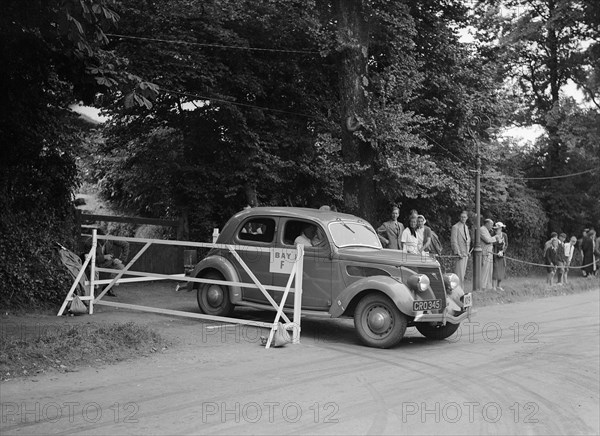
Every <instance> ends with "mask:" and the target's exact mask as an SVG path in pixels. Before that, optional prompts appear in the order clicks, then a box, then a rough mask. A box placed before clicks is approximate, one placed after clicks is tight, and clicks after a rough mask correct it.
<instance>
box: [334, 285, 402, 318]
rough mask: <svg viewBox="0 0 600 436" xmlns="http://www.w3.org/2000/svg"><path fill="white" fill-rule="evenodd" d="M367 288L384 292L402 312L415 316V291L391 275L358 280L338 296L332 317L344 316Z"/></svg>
mask: <svg viewBox="0 0 600 436" xmlns="http://www.w3.org/2000/svg"><path fill="white" fill-rule="evenodd" d="M367 290H368V291H379V292H382V293H384V294H385V295H387V296H388V297H389V298H390V299H391V300H392V301H393V302H394V303H395V304H396V306H397V307H398V309H400V311H401V312H402V313H404V314H406V315H409V316H414V315H413V311H412V302H413V300H414V297H413V293H412V292H411V291H410V289H408V287H407V286H406V285H405V284H404V283H401V282H399V281H397V280H395V279H393V278H391V277H386V276H371V277H364V278H362V279H360V280H357V281H356V282H354V283H352V284H351V285H350V286H348V287H347V288H346V289H344V290H343V291H342V292H341V293H340V295H338V298H337V299H336V300H335V302H334V304H332V305H331V309H330V310H329V314H330V315H331V317H332V318H338V317H340V316H342V315H343V314H344V311H345V310H346V309H347V308H348V306H349V305H350V303H351V302H352V300H353V299H354V297H356V296H357V295H358V294H360V293H361V292H363V291H367Z"/></svg>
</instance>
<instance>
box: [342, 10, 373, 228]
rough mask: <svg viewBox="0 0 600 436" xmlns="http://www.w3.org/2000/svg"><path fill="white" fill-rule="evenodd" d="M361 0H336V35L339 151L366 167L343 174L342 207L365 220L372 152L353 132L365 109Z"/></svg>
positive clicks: (365, 30)
mask: <svg viewBox="0 0 600 436" xmlns="http://www.w3.org/2000/svg"><path fill="white" fill-rule="evenodd" d="M365 3H366V2H365V1H364V0H336V1H335V11H336V18H337V26H338V28H337V37H338V42H339V44H340V47H339V49H340V57H339V62H340V69H339V74H340V76H339V91H340V109H341V110H340V115H341V120H340V124H341V128H342V155H343V158H344V162H346V163H359V164H360V165H361V166H364V167H366V169H365V170H363V171H361V172H360V173H359V174H348V175H346V176H345V177H344V206H345V211H346V212H349V213H354V214H356V215H358V216H361V217H364V218H366V219H368V220H369V221H372V219H373V218H374V217H373V216H372V215H373V214H374V212H375V181H374V180H373V177H374V171H373V160H374V152H373V149H372V148H371V146H370V145H369V144H368V143H366V142H364V141H362V140H361V139H360V138H358V137H357V136H356V135H355V134H354V132H355V131H356V130H358V129H360V128H361V125H360V121H361V119H363V117H364V115H365V111H366V109H367V96H366V86H367V85H368V80H367V59H368V57H367V56H368V47H369V13H370V11H369V9H368V6H366V5H365Z"/></svg>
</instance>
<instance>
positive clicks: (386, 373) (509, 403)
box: [0, 290, 600, 435]
mask: <svg viewBox="0 0 600 436" xmlns="http://www.w3.org/2000/svg"><path fill="white" fill-rule="evenodd" d="M599 303H600V299H599V290H595V291H592V292H586V293H583V294H576V295H569V296H562V297H552V298H547V299H540V300H535V301H531V302H525V303H515V304H506V305H499V306H490V307H483V308H480V309H479V310H478V312H477V314H476V316H475V317H473V319H472V322H471V323H470V324H469V323H467V324H463V325H462V326H461V329H460V330H459V334H457V335H455V336H454V337H452V338H450V339H448V340H445V341H441V342H432V341H427V340H425V339H424V338H423V337H421V336H420V335H419V333H418V332H417V331H416V330H414V329H409V330H408V332H407V336H406V338H405V339H404V340H403V341H402V343H401V344H400V345H399V346H398V347H396V348H394V349H390V350H378V349H371V348H366V347H363V346H361V345H360V344H359V343H358V340H357V338H356V335H355V333H354V330H353V325H352V322H351V321H348V320H325V319H307V320H303V331H302V335H303V336H302V344H300V345H287V346H285V347H283V348H278V349H271V350H265V349H264V348H263V347H261V346H260V345H259V341H258V337H259V336H260V335H261V334H265V333H264V331H262V330H260V329H258V330H257V329H256V328H254V327H238V326H221V327H217V326H215V325H212V324H202V323H198V322H196V321H190V320H180V319H173V318H172V317H165V316H158V315H149V316H151V317H152V318H145V319H152V320H153V321H152V322H153V323H154V324H153V328H156V327H157V326H162V329H161V333H164V334H166V335H167V336H169V337H170V338H172V339H173V340H175V341H179V344H177V345H176V346H175V347H172V348H170V349H169V350H167V352H165V353H162V354H161V353H157V354H152V355H150V356H149V357H145V358H141V359H138V360H135V361H130V362H123V363H120V364H118V365H112V366H107V367H104V368H100V369H97V368H85V369H81V370H79V371H77V372H71V373H65V374H45V375H42V376H38V377H36V378H29V379H18V380H12V381H8V382H5V383H2V385H0V389H1V394H0V397H1V402H2V405H1V407H2V410H1V412H2V415H1V416H2V420H1V423H0V433H2V434H3V435H9V434H18V435H23V434H44V435H47V434H145V435H150V434H444V435H450V434H599V433H600V423H599V408H600V406H599V404H600V403H599V395H600V384H599V383H600V382H599V365H600V343H599V332H600V326H599V320H600V313H599ZM118 314H119V316H120V317H123V318H134V319H139V318H140V315H139V314H135V315H134V314H130V315H131V316H130V315H128V312H126V311H120V312H118ZM108 315H110V316H111V317H113V318H115V319H116V318H117V317H116V315H115V314H114V312H110V313H109V312H107V316H108ZM243 315H244V316H253V317H258V316H259V315H260V314H255V313H248V312H246V313H243ZM93 316H95V317H96V316H97V317H101V316H103V314H102V312H100V313H99V314H97V315H93ZM265 319H266V318H265Z"/></svg>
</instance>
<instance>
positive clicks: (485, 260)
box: [479, 218, 496, 290]
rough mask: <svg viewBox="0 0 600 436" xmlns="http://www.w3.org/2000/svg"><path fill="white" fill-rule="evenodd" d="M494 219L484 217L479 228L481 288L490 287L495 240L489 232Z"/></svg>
mask: <svg viewBox="0 0 600 436" xmlns="http://www.w3.org/2000/svg"><path fill="white" fill-rule="evenodd" d="M493 225H494V221H492V220H491V219H489V218H488V219H486V220H485V221H484V224H483V226H481V228H480V229H479V235H480V237H479V238H480V240H481V289H482V290H486V289H491V288H492V270H493V265H494V260H493V257H494V254H493V251H492V250H493V246H492V244H493V243H494V242H496V237H495V236H492V235H491V234H490V230H492V226H493Z"/></svg>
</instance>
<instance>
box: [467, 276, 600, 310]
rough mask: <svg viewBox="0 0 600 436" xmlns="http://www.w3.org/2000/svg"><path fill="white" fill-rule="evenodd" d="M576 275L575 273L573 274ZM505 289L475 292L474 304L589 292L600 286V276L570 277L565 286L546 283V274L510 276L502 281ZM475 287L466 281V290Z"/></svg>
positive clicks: (487, 304) (480, 304)
mask: <svg viewBox="0 0 600 436" xmlns="http://www.w3.org/2000/svg"><path fill="white" fill-rule="evenodd" d="M573 275H575V274H573ZM500 286H501V287H502V288H503V289H504V291H498V290H487V291H476V292H474V293H473V306H475V307H477V306H479V307H481V306H491V305H495V304H507V303H515V302H518V301H530V300H533V299H536V298H546V297H555V296H559V295H570V294H576V293H580V292H587V291H591V290H594V289H598V288H600V277H593V278H584V277H581V276H579V277H569V283H568V284H567V285H564V286H559V285H553V286H549V285H547V284H546V276H545V275H544V276H542V275H539V276H530V277H510V278H507V279H506V280H505V281H502V283H500ZM472 288H473V286H472V283H469V282H468V281H467V282H466V283H465V289H466V291H467V292H468V291H470V290H471V289H472Z"/></svg>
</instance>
